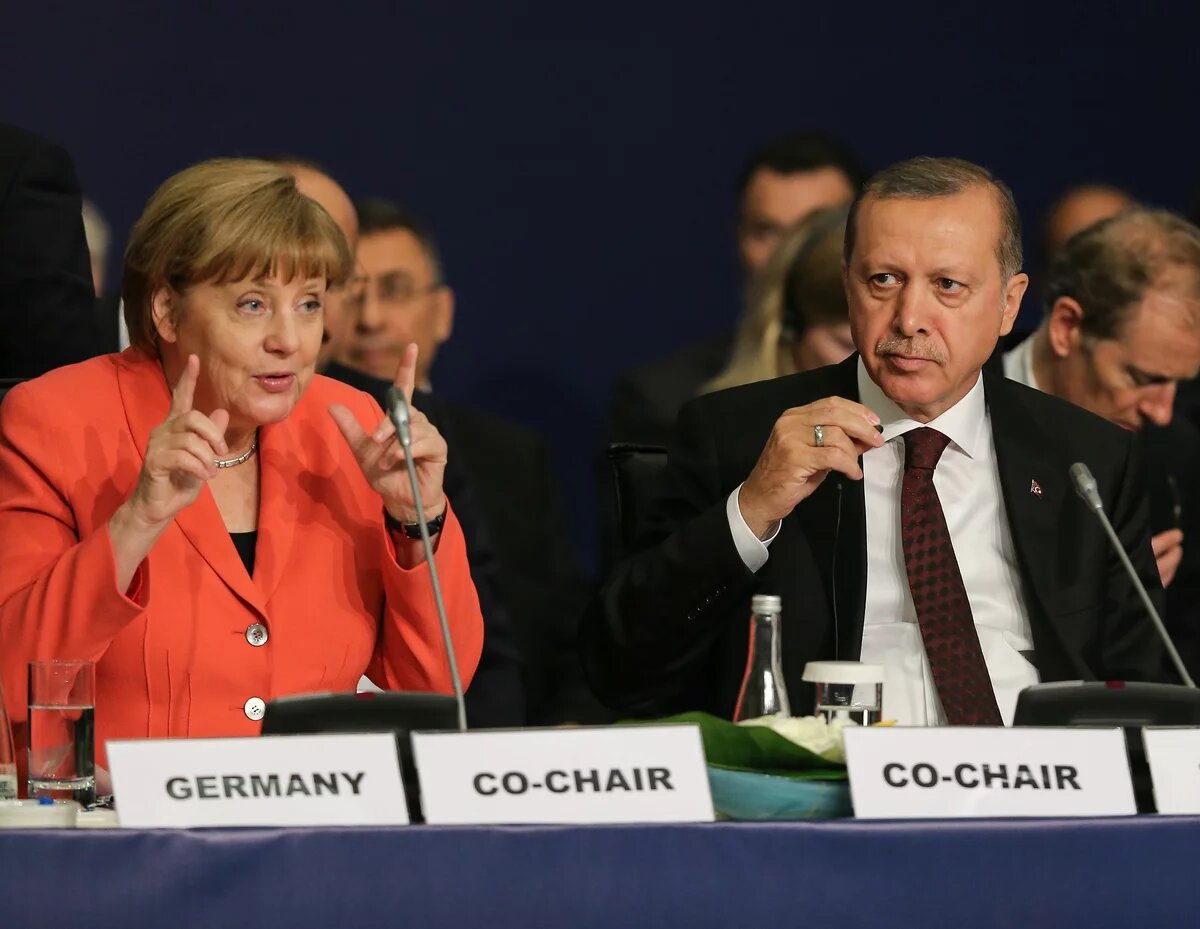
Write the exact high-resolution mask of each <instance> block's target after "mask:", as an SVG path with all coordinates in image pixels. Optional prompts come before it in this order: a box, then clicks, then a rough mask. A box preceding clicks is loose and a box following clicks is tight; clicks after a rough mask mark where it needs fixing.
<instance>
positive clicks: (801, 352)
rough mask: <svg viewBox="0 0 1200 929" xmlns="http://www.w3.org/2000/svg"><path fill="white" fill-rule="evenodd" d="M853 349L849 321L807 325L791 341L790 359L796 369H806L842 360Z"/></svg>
mask: <svg viewBox="0 0 1200 929" xmlns="http://www.w3.org/2000/svg"><path fill="white" fill-rule="evenodd" d="M852 351H854V339H853V338H852V336H851V335H850V321H849V320H846V322H844V323H819V324H817V325H813V326H808V327H806V328H805V330H804V331H803V332H802V333H800V336H799V337H798V338H797V339H796V340H795V341H793V342H792V360H793V361H795V363H796V370H797V371H808V370H811V369H812V368H820V367H823V366H824V365H832V364H837V363H838V362H839V361H844V360H845V359H846V357H847V356H848V355H849V354H850V353H851V352H852Z"/></svg>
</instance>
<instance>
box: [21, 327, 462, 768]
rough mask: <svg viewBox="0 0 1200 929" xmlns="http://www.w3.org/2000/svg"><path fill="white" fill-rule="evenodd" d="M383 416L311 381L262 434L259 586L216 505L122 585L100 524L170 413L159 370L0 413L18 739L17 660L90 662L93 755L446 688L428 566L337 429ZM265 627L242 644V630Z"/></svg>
mask: <svg viewBox="0 0 1200 929" xmlns="http://www.w3.org/2000/svg"><path fill="white" fill-rule="evenodd" d="M334 402H336V403H342V404H344V405H345V406H347V407H349V408H350V409H351V410H352V411H353V412H354V413H355V415H356V416H357V418H358V420H359V421H360V422H361V423H362V425H363V428H365V429H367V430H371V429H373V428H374V427H375V426H376V425H377V424H378V423H379V420H380V419H381V418H382V417H383V413H382V412H381V411H380V409H379V406H378V405H377V404H376V403H375V401H374V400H373V399H371V398H370V397H369V396H367V395H366V394H364V393H361V392H359V391H356V390H353V389H352V388H350V387H347V386H345V385H343V384H340V383H338V382H336V381H332V380H329V379H328V378H324V377H320V376H317V377H315V378H314V379H313V381H312V383H311V384H310V385H309V387H308V390H307V391H306V392H305V393H304V395H303V396H302V397H301V398H300V401H299V402H298V403H297V404H296V407H295V409H294V410H293V411H292V413H291V415H290V416H289V417H288V418H287V419H285V420H284V421H283V422H281V423H277V424H275V425H270V426H264V427H263V428H262V429H261V431H260V433H259V446H258V462H257V466H258V468H259V470H260V475H261V482H260V496H259V514H258V542H257V549H256V552H255V561H254V576H253V577H250V576H249V575H247V573H246V569H245V568H244V566H243V564H242V562H241V560H240V559H239V557H238V555H237V552H236V550H235V549H234V546H233V542H232V540H231V539H230V537H229V533H228V531H227V530H226V528H225V525H224V523H223V522H222V520H221V515H220V513H219V512H218V510H217V506H216V502H215V501H214V500H213V497H212V494H211V493H210V492H209V491H208V489H207V488H205V489H204V490H203V491H202V492H201V494H200V497H199V499H198V500H197V501H196V502H195V503H194V504H192V505H191V506H189V507H188V508H187V509H185V510H183V511H182V512H180V513H179V515H178V516H177V517H176V518H175V521H174V523H173V524H172V525H171V526H170V527H168V529H167V530H166V532H164V533H163V535H162V536H161V537H160V538H159V540H158V542H157V543H155V546H154V549H153V550H152V551H151V553H150V555H149V557H147V558H146V560H145V561H144V562H143V563H142V564H141V565H140V566H139V568H138V570H137V573H136V575H135V577H134V580H133V583H132V584H131V585H130V587H129V589H128V590H126V591H122V590H118V589H117V586H116V571H115V566H114V562H113V552H112V544H111V542H110V540H109V535H108V532H107V523H108V520H109V518H110V517H111V516H112V514H113V512H114V511H115V510H116V509H117V507H119V506H120V505H121V504H122V503H124V502H125V501H126V500H127V499H128V498H129V496H130V494H131V493H132V491H133V488H134V486H135V484H136V483H137V478H138V473H139V471H140V469H141V465H142V460H143V458H144V456H145V451H146V443H147V441H148V439H149V436H150V430H151V429H153V428H154V427H155V426H157V425H158V424H159V423H161V422H162V421H163V419H164V418H165V417H166V415H167V410H168V408H169V406H170V394H169V392H168V389H167V383H166V378H165V377H164V375H163V371H162V368H161V366H160V365H159V363H158V361H157V360H153V359H150V358H149V357H147V356H146V355H145V354H143V353H141V352H139V351H137V350H136V349H130V350H128V351H126V352H124V353H122V354H120V355H105V356H102V357H99V358H93V359H91V360H90V361H85V362H83V363H81V364H77V365H71V366H69V367H65V368H59V369H57V370H55V371H51V372H50V373H49V374H46V375H44V376H42V377H40V378H37V379H36V380H33V381H30V382H28V383H25V384H22V385H20V386H18V387H16V388H15V389H13V390H12V391H10V392H9V394H8V395H7V397H6V398H5V399H4V402H3V403H2V404H0V677H2V678H3V685H4V693H5V697H6V700H7V705H8V710H9V713H10V714H11V718H12V719H13V720H14V721H15V722H16V723H17V726H16V727H15V729H16V731H15V732H14V736H15V740H16V742H17V745H18V746H21V745H23V744H24V742H25V732H24V723H25V718H26V715H27V713H26V702H27V701H26V689H27V686H28V685H27V674H26V667H27V663H28V662H29V661H30V660H32V659H35V658H37V659H47V658H61V659H91V660H93V661H95V662H96V744H97V761H98V762H99V763H103V758H104V742H105V740H106V739H112V738H138V737H165V736H171V737H181V736H218V735H221V736H229V735H253V734H256V733H257V732H258V730H259V722H258V719H257V718H252V717H257V716H258V715H260V714H256V712H255V708H256V706H257V703H249V706H248V702H249V701H252V700H253V698H258V699H259V700H263V701H267V700H271V699H272V698H274V697H278V696H282V695H285V694H295V693H304V692H312V691H330V690H353V689H354V688H355V685H356V684H357V682H358V680H359V677H360V676H361V675H362V674H364V673H365V674H367V675H369V676H370V677H371V679H372V680H373V681H375V682H376V683H377V684H379V685H380V686H381V687H384V688H385V689H394V690H418V691H440V692H445V693H449V692H450V690H451V683H450V673H449V669H448V667H447V662H446V652H445V648H444V647H443V644H442V636H441V632H440V629H439V626H438V619H437V613H436V611H435V607H434V598H433V589H432V586H431V584H430V581H429V568H428V565H422V566H419V567H417V568H414V569H412V570H406V569H404V568H401V567H400V566H399V565H398V564H397V563H396V558H395V550H394V548H393V547H392V541H391V538H390V535H389V533H388V531H387V530H386V529H385V527H384V524H383V505H382V502H381V500H380V498H379V495H378V494H377V493H375V491H373V490H372V489H371V488H370V486H369V485H368V484H367V482H366V479H365V478H364V477H363V475H362V472H361V471H360V470H359V467H358V464H357V462H356V461H355V459H354V455H353V453H352V452H351V451H350V448H349V446H348V445H347V444H346V441H345V439H344V438H343V437H342V435H341V433H340V432H339V431H338V428H337V426H336V425H335V424H334V422H333V420H332V419H331V418H330V416H329V413H328V407H329V405H330V404H331V403H334ZM436 560H437V568H438V574H439V577H440V580H441V583H442V586H443V590H444V595H445V604H446V611H447V613H448V615H449V618H450V626H451V633H452V636H453V639H454V647H455V651H456V654H457V657H458V662H459V671H460V674H461V676H462V680H463V682H464V686H465V684H466V682H467V681H468V680H470V678H471V675H472V674H473V673H474V670H475V666H476V664H477V663H478V661H479V653H480V649H481V648H482V644H483V619H482V617H481V615H480V612H479V601H478V599H477V597H476V594H475V587H474V585H473V584H472V582H471V574H470V568H469V566H468V564H467V554H466V546H465V544H464V541H463V535H462V530H461V528H460V527H459V524H458V521H457V520H456V519H455V518H454V515H453V512H452V511H451V512H450V513H449V514H448V515H447V518H446V522H445V526H444V528H443V529H442V534H441V537H440V541H439V544H438V550H437V553H436ZM255 624H259V625H261V626H263V627H265V629H266V633H267V635H266V641H265V642H262V643H261V644H251V642H250V641H249V638H250V637H251V634H250V633H248V631H247V630H248V627H250V626H253V625H255Z"/></svg>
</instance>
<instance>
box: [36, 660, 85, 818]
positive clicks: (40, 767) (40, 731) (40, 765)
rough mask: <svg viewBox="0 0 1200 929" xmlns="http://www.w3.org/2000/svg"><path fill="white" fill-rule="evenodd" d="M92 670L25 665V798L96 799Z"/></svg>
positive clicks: (76, 664)
mask: <svg viewBox="0 0 1200 929" xmlns="http://www.w3.org/2000/svg"><path fill="white" fill-rule="evenodd" d="M95 716H96V667H95V665H94V664H93V663H92V662H90V661H31V662H30V663H29V796H30V798H31V799H33V798H37V797H50V798H52V799H55V800H76V801H78V802H79V803H80V804H82V805H84V806H87V805H88V804H90V803H92V802H94V801H95V799H96V760H95V759H96V756H95V741H96V739H95Z"/></svg>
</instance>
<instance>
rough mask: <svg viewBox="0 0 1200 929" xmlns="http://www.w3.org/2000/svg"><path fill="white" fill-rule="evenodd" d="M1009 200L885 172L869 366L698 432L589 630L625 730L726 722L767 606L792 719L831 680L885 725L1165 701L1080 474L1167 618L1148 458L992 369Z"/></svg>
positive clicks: (603, 690)
mask: <svg viewBox="0 0 1200 929" xmlns="http://www.w3.org/2000/svg"><path fill="white" fill-rule="evenodd" d="M1020 267H1021V238H1020V224H1019V220H1018V217H1017V212H1016V207H1015V204H1014V203H1013V200H1012V194H1011V192H1009V190H1008V188H1007V187H1005V186H1004V185H1003V184H1002V183H1001V182H999V181H997V180H996V179H995V178H993V177H992V175H991V174H989V173H988V172H987V171H986V170H984V169H983V168H980V167H978V166H976V165H972V164H970V163H968V162H964V161H961V160H958V159H930V158H919V159H912V160H910V161H907V162H902V163H900V164H898V165H894V166H893V167H891V168H888V169H886V170H885V171H882V172H880V173H879V174H878V175H876V176H875V177H874V178H872V179H871V180H870V181H869V182H868V183H867V185H866V186H865V187H864V188H863V192H862V193H861V194H860V196H859V198H858V199H857V200H856V201H855V205H854V207H853V208H852V212H851V215H850V221H849V224H848V227H847V232H846V271H845V275H846V291H847V299H848V302H849V305H850V313H851V323H852V328H853V332H854V340H855V345H856V346H857V347H858V351H859V354H857V355H854V356H851V358H849V359H847V361H845V362H843V363H841V364H839V365H835V366H832V367H827V368H819V369H816V370H814V371H811V372H807V373H803V374H798V375H795V376H793V377H787V378H780V379H777V380H774V381H767V382H763V383H759V384H752V385H749V386H747V387H742V388H737V389H734V390H729V391H722V392H720V393H716V394H712V395H710V396H707V397H702V398H699V399H697V400H694V401H692V402H691V403H690V404H688V405H687V406H686V407H685V408H684V410H683V411H682V413H681V415H680V419H679V423H678V425H677V428H676V433H675V439H674V441H673V443H672V446H671V454H670V460H669V463H668V467H667V474H666V476H665V479H664V485H663V486H664V488H666V489H665V490H664V492H663V494H662V496H661V497H660V499H659V500H658V502H657V504H656V505H655V506H653V507H652V511H651V513H650V514H649V518H648V520H647V525H646V528H645V532H644V534H643V539H642V548H641V550H640V551H638V552H637V553H636V554H635V555H633V556H632V557H630V558H629V559H627V560H626V561H625V562H624V563H623V564H622V565H621V566H620V567H619V568H618V569H617V570H616V571H615V572H614V574H613V576H612V578H611V579H610V581H609V582H608V584H607V585H606V587H605V588H604V590H603V591H602V594H601V596H600V597H599V598H598V601H597V602H596V603H595V604H594V605H593V609H592V610H591V611H590V613H589V615H588V617H587V619H586V621H585V624H584V632H583V644H584V659H585V666H586V668H587V671H588V674H589V678H590V679H591V681H592V683H593V686H594V687H595V688H596V689H597V692H598V693H600V694H601V696H602V697H603V698H604V699H606V700H607V701H608V702H611V703H612V704H614V705H617V706H620V707H622V708H623V709H625V710H627V711H629V712H635V713H640V714H644V715H656V714H661V713H668V712H674V711H679V710H685V709H701V710H707V711H709V712H712V713H717V714H721V715H726V716H728V715H729V714H730V713H731V712H732V710H733V708H734V703H735V700H736V696H737V692H738V685H739V680H740V678H741V676H742V673H743V670H744V667H745V662H746V653H747V635H748V623H747V618H748V613H749V602H750V597H751V595H752V594H753V593H769V594H778V595H781V596H782V600H783V624H782V664H783V674H784V678H785V681H786V683H787V686H788V689H789V691H790V692H791V695H792V706H793V708H794V709H795V710H796V711H797V712H800V713H803V712H804V711H805V708H806V707H811V706H812V705H813V704H812V692H811V689H810V688H809V687H807V686H806V685H804V684H803V683H802V681H801V673H802V671H803V668H804V665H805V663H806V662H808V661H810V660H815V659H832V658H838V659H844V660H855V659H861V660H863V661H870V662H873V663H878V664H881V665H883V667H884V669H885V685H884V714H885V716H887V717H890V718H893V719H897V720H899V721H900V722H902V723H909V724H917V725H919V724H936V723H941V722H949V723H952V724H999V723H1001V722H1010V721H1011V719H1012V713H1013V709H1014V706H1015V702H1016V696H1017V693H1018V692H1019V691H1020V690H1021V689H1022V688H1023V687H1025V686H1028V685H1030V684H1033V683H1035V682H1037V681H1039V680H1041V681H1052V680H1063V679H1077V678H1084V679H1088V678H1097V677H1099V678H1110V677H1122V678H1124V677H1128V678H1132V679H1149V680H1155V679H1160V678H1161V675H1162V673H1163V667H1162V652H1161V647H1160V645H1159V643H1158V641H1157V639H1156V638H1155V635H1154V630H1153V627H1152V626H1151V624H1150V622H1149V621H1148V620H1147V619H1146V617H1145V616H1144V614H1143V612H1142V609H1141V607H1140V605H1139V603H1138V601H1137V598H1136V597H1135V596H1134V594H1133V592H1132V585H1131V584H1130V583H1129V581H1128V578H1127V577H1126V576H1125V574H1124V572H1123V571H1122V569H1121V566H1120V563H1119V561H1118V558H1117V556H1116V555H1115V554H1113V553H1112V551H1111V550H1110V548H1109V545H1108V541H1107V538H1106V536H1105V535H1104V533H1103V531H1102V529H1101V527H1100V526H1099V525H1098V524H1097V523H1096V520H1095V517H1094V515H1093V514H1091V513H1089V512H1088V511H1087V508H1086V507H1085V506H1084V504H1083V503H1082V502H1081V501H1080V500H1078V499H1077V498H1076V496H1075V494H1074V492H1073V490H1072V486H1071V481H1070V479H1069V477H1068V469H1069V467H1070V465H1071V464H1072V463H1074V462H1076V461H1083V462H1086V463H1087V464H1089V465H1090V467H1091V469H1092V471H1093V472H1094V474H1095V475H1096V478H1097V480H1098V483H1099V488H1100V492H1101V495H1102V496H1103V499H1104V502H1105V506H1106V509H1107V511H1108V512H1109V514H1110V516H1111V517H1112V519H1113V522H1114V523H1115V525H1116V527H1117V531H1118V533H1119V534H1120V537H1121V538H1122V540H1123V542H1124V544H1125V545H1126V546H1127V547H1128V549H1129V551H1130V553H1131V557H1132V559H1133V562H1134V565H1135V568H1136V570H1137V571H1138V573H1139V575H1140V576H1141V578H1142V579H1143V580H1144V582H1145V583H1146V585H1147V587H1148V588H1149V589H1150V590H1152V591H1153V592H1154V593H1153V595H1154V596H1159V595H1160V587H1159V582H1158V576H1157V571H1156V569H1155V564H1154V558H1153V555H1152V554H1151V550H1150V543H1149V532H1148V524H1147V511H1146V503H1145V495H1144V493H1143V489H1142V486H1143V485H1142V475H1141V471H1140V469H1139V467H1138V465H1137V458H1136V455H1135V452H1134V448H1133V440H1132V437H1131V436H1130V435H1129V434H1128V433H1126V432H1123V431H1122V430H1121V429H1119V428H1117V427H1116V426H1113V425H1112V424H1111V423H1108V422H1105V421H1104V420H1102V419H1100V418H1098V417H1095V416H1093V415H1091V414H1089V413H1087V412H1085V411H1083V410H1081V409H1079V408H1077V407H1074V406H1072V405H1071V404H1068V403H1066V402H1065V401H1062V400H1059V399H1057V398H1054V397H1049V396H1046V395H1044V394H1041V393H1039V392H1037V391H1034V390H1030V389H1029V388H1026V387H1023V386H1021V385H1019V384H1016V383H1014V382H1012V381H1009V380H1006V379H1003V378H994V377H991V376H988V375H984V376H981V374H980V369H981V367H982V366H983V364H984V362H985V361H986V359H987V358H988V357H989V355H990V354H991V352H992V351H993V349H994V348H995V345H996V342H997V340H998V338H999V336H1001V335H1002V334H1006V333H1008V332H1009V331H1010V330H1011V329H1012V324H1013V321H1014V319H1015V318H1016V315H1017V311H1018V309H1019V307H1020V302H1021V298H1022V296H1023V294H1024V292H1025V289H1026V287H1027V286H1028V277H1027V276H1026V275H1024V274H1022V273H1019V272H1020Z"/></svg>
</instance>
